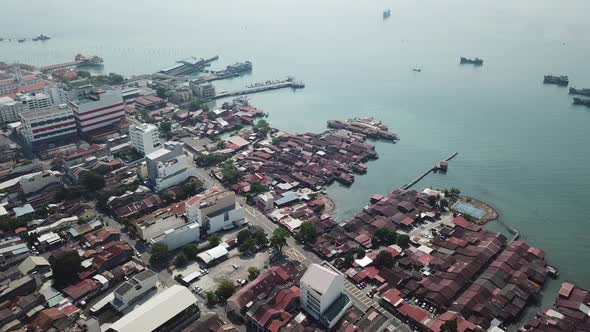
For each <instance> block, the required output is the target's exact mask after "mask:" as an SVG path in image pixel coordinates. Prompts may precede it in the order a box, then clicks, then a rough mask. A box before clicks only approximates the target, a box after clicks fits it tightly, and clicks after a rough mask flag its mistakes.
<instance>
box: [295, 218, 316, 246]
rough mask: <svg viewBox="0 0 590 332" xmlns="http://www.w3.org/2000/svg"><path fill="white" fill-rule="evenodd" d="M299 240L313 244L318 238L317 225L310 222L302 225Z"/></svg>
mask: <svg viewBox="0 0 590 332" xmlns="http://www.w3.org/2000/svg"><path fill="white" fill-rule="evenodd" d="M299 238H300V239H302V240H303V241H305V242H306V243H313V242H314V241H315V240H316V238H317V230H316V228H315V225H314V224H312V223H310V222H309V221H306V222H304V223H303V224H301V227H300V228H299Z"/></svg>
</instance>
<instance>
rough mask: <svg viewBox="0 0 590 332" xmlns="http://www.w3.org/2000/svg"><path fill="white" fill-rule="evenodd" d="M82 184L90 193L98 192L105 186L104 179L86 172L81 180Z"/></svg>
mask: <svg viewBox="0 0 590 332" xmlns="http://www.w3.org/2000/svg"><path fill="white" fill-rule="evenodd" d="M80 184H81V185H82V186H83V187H84V188H86V190H87V191H89V192H96V191H99V190H101V189H102V188H103V187H104V186H105V181H104V177H103V176H102V175H100V174H96V173H94V172H86V173H84V174H83V175H82V176H81V178H80Z"/></svg>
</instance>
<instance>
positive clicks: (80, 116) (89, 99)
mask: <svg viewBox="0 0 590 332" xmlns="http://www.w3.org/2000/svg"><path fill="white" fill-rule="evenodd" d="M69 105H70V106H71V107H72V109H73V111H74V117H75V118H76V125H77V126H78V130H79V131H80V133H87V132H90V131H92V130H96V129H100V128H103V127H106V126H111V125H114V124H117V123H119V122H120V121H121V120H122V119H123V118H124V117H125V103H124V102H123V97H122V96H121V91H107V92H105V93H103V94H91V95H89V96H86V97H85V98H82V99H79V100H78V101H70V102H69Z"/></svg>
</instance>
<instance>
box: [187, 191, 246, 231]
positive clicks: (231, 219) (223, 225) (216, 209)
mask: <svg viewBox="0 0 590 332" xmlns="http://www.w3.org/2000/svg"><path fill="white" fill-rule="evenodd" d="M184 204H185V210H186V217H187V218H188V220H189V221H191V222H196V223H198V224H199V225H202V226H204V229H205V230H206V231H207V234H212V233H215V232H219V231H221V230H228V229H232V228H234V227H236V226H239V225H241V224H244V223H245V222H246V216H245V210H244V207H242V206H240V204H239V203H238V202H237V201H236V194H235V193H234V192H233V191H222V190H220V189H218V188H217V187H212V188H211V189H210V190H209V191H208V192H206V193H203V194H199V195H195V196H193V197H191V198H190V199H188V200H187V201H186V202H185V203H184Z"/></svg>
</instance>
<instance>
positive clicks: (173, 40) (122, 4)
mask: <svg viewBox="0 0 590 332" xmlns="http://www.w3.org/2000/svg"><path fill="white" fill-rule="evenodd" d="M386 8H391V10H392V15H391V18H389V19H388V20H386V21H383V20H382V17H381V16H382V11H383V10H384V9H386ZM588 10H590V2H588V1H585V0H569V1H557V0H555V1H548V0H535V1H533V0H521V1H508V0H500V1H497V0H494V1H491V0H480V1H472V0H448V1H438V0H398V1H386V0H371V1H359V0H339V1H336V0H323V1H317V0H314V1H312V0H280V1H277V0H250V1H236V0H233V1H230V0H174V1H153V0H147V1H146V0H144V1H139V0H126V1H114V0H102V1H92V2H89V1H75V0H52V1H38V0H35V1H34V0H4V1H2V13H3V14H2V15H1V17H2V19H0V37H4V38H8V37H13V38H20V37H28V38H30V37H33V36H35V35H37V34H39V33H44V34H46V35H49V36H51V37H52V39H51V40H50V41H48V42H46V43H33V42H27V43H23V44H18V43H15V42H12V43H8V42H6V41H5V42H1V43H0V61H8V62H11V61H15V60H19V61H21V62H23V63H31V64H35V65H47V64H52V63H56V62H65V61H70V60H71V59H72V58H73V56H74V55H75V54H76V53H85V54H97V55H100V56H102V57H103V58H104V60H105V71H109V72H119V73H123V74H127V75H131V74H141V73H148V72H154V71H157V70H158V69H161V68H163V67H166V66H168V65H170V64H172V63H173V62H174V61H175V60H178V59H181V58H184V57H188V56H197V57H208V56H212V55H214V54H218V55H219V56H220V60H219V61H218V62H217V63H215V64H214V66H213V68H222V67H224V66H225V65H227V64H230V63H233V62H235V61H242V60H251V61H252V62H253V63H254V71H253V73H252V74H251V75H248V76H245V77H241V78H237V79H234V80H231V81H224V82H219V83H217V87H218V90H224V89H234V88H238V87H242V86H244V85H245V84H246V83H248V82H255V81H265V80H268V79H279V78H284V77H285V76H287V75H293V76H295V77H297V78H298V79H301V80H303V81H305V83H306V85H307V87H306V88H305V89H304V90H302V91H296V92H293V91H287V90H284V91H277V92H271V93H266V94H259V95H252V96H251V97H250V98H251V101H252V103H253V104H254V105H256V106H257V107H260V108H262V109H264V110H265V111H267V112H269V113H270V114H271V116H270V117H269V121H270V122H271V124H272V125H273V126H275V127H278V128H283V129H285V130H289V131H294V132H305V131H310V132H319V131H323V130H324V129H325V122H326V120H328V119H332V118H341V119H343V118H348V117H353V116H369V115H371V116H375V117H377V118H379V119H381V120H383V121H384V122H385V123H386V124H387V125H388V126H389V127H390V129H391V130H392V131H395V132H397V133H399V134H400V135H401V141H400V142H399V143H398V144H388V143H376V145H377V149H378V152H379V154H380V156H381V157H380V159H379V160H378V161H375V162H372V163H370V165H369V173H368V174H367V175H366V176H360V177H357V178H356V182H355V183H354V185H353V186H352V188H350V189H347V188H343V187H339V186H333V187H331V188H329V192H330V194H331V195H332V196H333V197H334V198H335V200H336V202H337V204H338V207H339V209H338V217H339V218H341V219H345V218H347V217H349V216H351V215H353V214H354V213H355V212H356V211H358V210H359V209H360V208H362V207H363V206H364V205H366V203H367V201H368V198H369V196H370V195H371V194H373V193H386V192H388V191H391V190H392V189H394V188H399V187H400V186H401V185H403V184H405V183H407V182H409V181H410V180H411V179H413V178H414V177H416V176H417V175H418V174H419V173H421V172H422V171H424V170H425V169H426V168H428V167H431V166H432V165H433V164H434V163H435V162H437V161H439V160H441V159H442V158H444V157H446V156H448V155H449V154H451V153H452V152H455V151H458V152H459V156H458V157H457V158H456V159H455V160H453V161H452V163H451V165H450V171H449V172H448V174H446V175H431V176H429V177H427V178H426V179H425V180H424V181H423V182H421V183H419V185H418V186H417V188H419V189H421V188H423V187H425V186H433V187H450V186H456V187H460V188H461V189H462V190H463V191H464V192H465V193H467V194H469V195H472V196H474V197H478V198H480V199H483V200H486V201H488V202H490V203H491V204H492V205H494V206H495V207H496V208H497V209H498V211H499V212H500V215H501V218H502V220H503V221H505V222H506V223H509V224H511V225H513V226H514V227H516V228H518V229H519V230H520V231H521V232H522V234H523V236H524V238H525V239H526V240H527V241H529V242H530V243H531V244H532V245H535V246H538V247H540V248H542V249H544V250H545V251H546V252H547V257H548V260H549V262H550V263H552V264H555V265H557V266H558V267H559V268H560V269H561V274H562V279H563V280H565V279H569V280H574V281H576V282H577V283H578V284H579V285H581V286H584V287H587V288H590V266H589V265H588V264H585V262H586V260H587V259H588V258H590V241H589V240H590V223H589V220H588V216H589V214H590V208H589V205H588V197H590V172H589V171H588V168H589V165H590V154H589V153H588V146H589V144H590V109H585V108H583V107H574V106H572V105H571V98H570V96H568V95H567V90H566V89H564V88H559V87H556V86H546V85H543V84H542V83H541V81H542V78H543V75H544V74H548V73H554V74H563V75H569V77H570V82H571V83H572V86H575V87H588V88H590V71H589V70H588V69H589V64H588V59H590V43H589V42H588V36H587V34H586V33H584V31H586V32H587V31H590V21H588V20H587V16H586V13H587V12H588ZM460 56H469V57H475V56H479V57H482V58H483V59H484V60H485V63H484V66H483V67H480V68H474V67H471V66H459V65H458V61H459V57H460ZM415 67H418V68H421V69H422V72H421V73H414V72H412V71H411V69H412V68H415ZM489 227H490V228H492V229H499V227H498V225H495V224H491V225H489ZM558 287H559V283H558V282H552V283H551V284H550V285H549V286H548V288H547V289H546V293H547V295H548V296H550V298H548V299H547V300H546V301H545V302H546V303H549V302H551V301H552V298H553V296H554V294H555V289H556V288H558Z"/></svg>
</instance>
